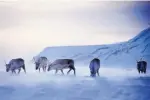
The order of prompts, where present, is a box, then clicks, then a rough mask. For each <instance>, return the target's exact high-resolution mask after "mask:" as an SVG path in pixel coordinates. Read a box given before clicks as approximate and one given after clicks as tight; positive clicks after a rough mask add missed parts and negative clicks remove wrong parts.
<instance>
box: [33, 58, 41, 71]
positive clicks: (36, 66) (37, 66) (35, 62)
mask: <svg viewBox="0 0 150 100" xmlns="http://www.w3.org/2000/svg"><path fill="white" fill-rule="evenodd" d="M33 60H34V64H35V69H36V70H37V69H38V68H39V65H40V63H39V62H38V61H36V60H35V58H34V57H33Z"/></svg>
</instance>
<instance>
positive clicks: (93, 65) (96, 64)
mask: <svg viewBox="0 0 150 100" xmlns="http://www.w3.org/2000/svg"><path fill="white" fill-rule="evenodd" d="M89 68H90V73H91V75H90V76H92V77H95V76H96V73H97V75H98V76H99V69H100V60H99V59H98V58H94V59H93V60H92V61H91V62H90V65H89Z"/></svg>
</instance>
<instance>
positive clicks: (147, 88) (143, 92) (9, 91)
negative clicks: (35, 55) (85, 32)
mask: <svg viewBox="0 0 150 100" xmlns="http://www.w3.org/2000/svg"><path fill="white" fill-rule="evenodd" d="M66 71H67V70H66ZM66 71H65V73H66ZM148 73H149V72H148ZM149 93H150V75H149V74H147V75H139V74H138V73H137V71H136V70H135V69H122V68H121V69H119V68H117V69H116V68H101V70H100V77H96V78H91V77H89V70H88V68H86V67H77V76H76V77H74V76H73V75H72V73H70V75H69V76H67V75H65V76H62V75H61V73H60V72H59V73H58V74H57V75H54V72H53V71H52V72H47V73H38V72H32V71H28V73H27V74H26V75H25V74H24V73H23V72H21V74H20V75H11V74H10V73H6V72H4V71H1V72H0V100H149V99H150V95H149Z"/></svg>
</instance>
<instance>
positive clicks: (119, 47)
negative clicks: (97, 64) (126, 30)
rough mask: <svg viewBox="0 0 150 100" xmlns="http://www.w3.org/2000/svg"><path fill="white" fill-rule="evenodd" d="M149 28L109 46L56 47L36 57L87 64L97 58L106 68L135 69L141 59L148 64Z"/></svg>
mask: <svg viewBox="0 0 150 100" xmlns="http://www.w3.org/2000/svg"><path fill="white" fill-rule="evenodd" d="M149 51H150V28H147V29H145V30H143V31H141V32H140V33H139V34H138V35H137V36H136V37H134V38H132V39H130V40H128V41H125V42H122V43H116V44H110V45H87V46H56V47H46V48H45V49H44V50H43V51H41V52H40V53H39V54H38V55H37V56H36V57H39V56H46V57H48V59H49V60H50V61H53V60H55V59H57V58H72V59H74V60H75V62H76V63H80V64H88V63H89V61H90V60H91V59H93V57H99V58H100V59H101V64H102V65H103V66H105V67H107V66H115V67H117V66H122V67H135V66H136V60H139V59H140V58H141V57H142V58H143V59H144V60H146V61H148V62H150V52H149Z"/></svg>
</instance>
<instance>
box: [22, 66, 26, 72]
mask: <svg viewBox="0 0 150 100" xmlns="http://www.w3.org/2000/svg"><path fill="white" fill-rule="evenodd" d="M22 68H23V70H24V73H26V68H25V65H23V66H22Z"/></svg>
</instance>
